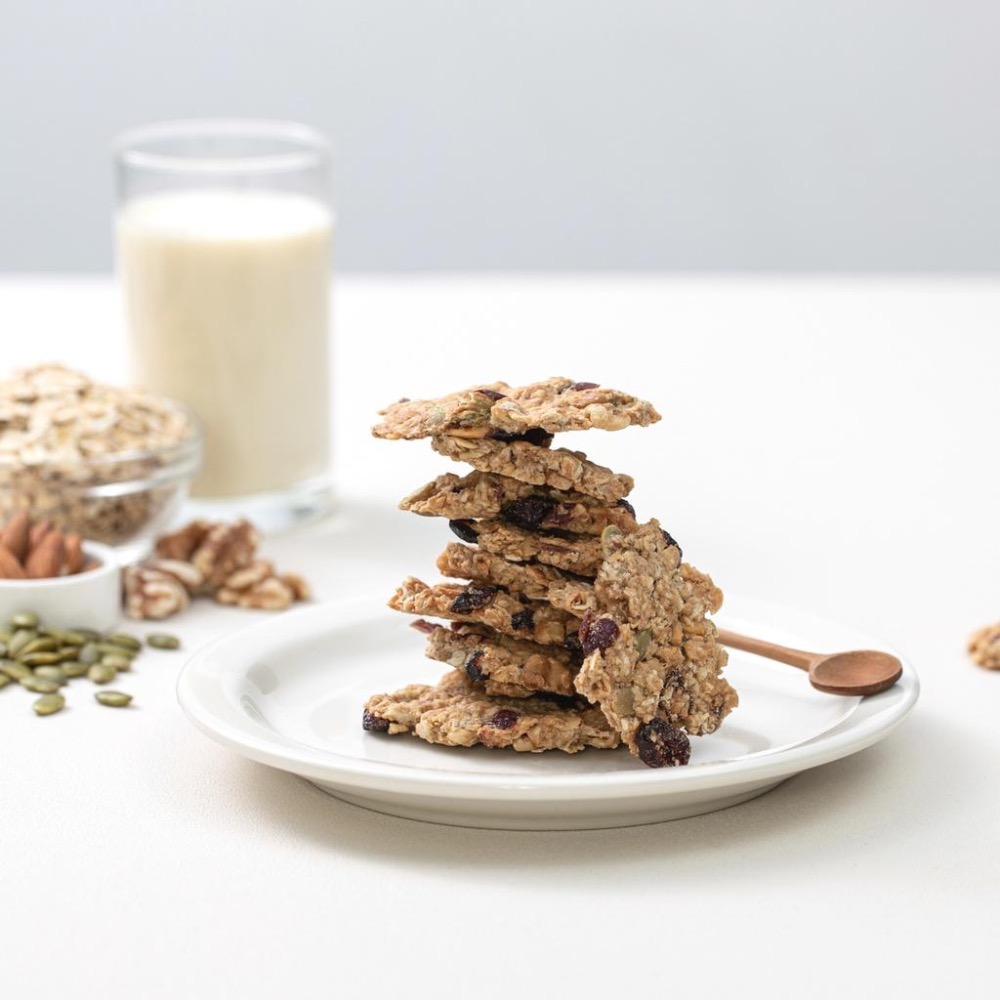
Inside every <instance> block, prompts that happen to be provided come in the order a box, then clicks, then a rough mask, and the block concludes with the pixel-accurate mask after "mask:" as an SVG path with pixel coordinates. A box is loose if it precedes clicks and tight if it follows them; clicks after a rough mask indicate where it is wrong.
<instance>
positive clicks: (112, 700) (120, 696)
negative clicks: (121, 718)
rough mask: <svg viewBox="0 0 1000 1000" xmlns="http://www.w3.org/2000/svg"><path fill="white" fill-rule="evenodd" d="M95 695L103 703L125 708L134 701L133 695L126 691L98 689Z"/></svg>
mask: <svg viewBox="0 0 1000 1000" xmlns="http://www.w3.org/2000/svg"><path fill="white" fill-rule="evenodd" d="M94 697H95V698H96V699H97V700H98V701H99V702H100V703H101V704H102V705H110V706H111V707H112V708H125V707H126V706H127V705H128V704H129V703H130V702H131V701H132V695H130V694H126V693H125V692H124V691H98V692H96V693H95V694H94Z"/></svg>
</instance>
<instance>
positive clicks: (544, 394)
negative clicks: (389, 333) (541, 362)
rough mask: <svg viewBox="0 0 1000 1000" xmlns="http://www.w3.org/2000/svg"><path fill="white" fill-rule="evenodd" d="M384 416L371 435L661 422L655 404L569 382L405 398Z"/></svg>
mask: <svg viewBox="0 0 1000 1000" xmlns="http://www.w3.org/2000/svg"><path fill="white" fill-rule="evenodd" d="M380 412H381V415H382V417H383V418H384V419H383V420H382V422H381V423H380V424H377V425H376V426H375V427H373V428H372V433H373V434H374V435H375V437H380V438H387V439H390V440H398V439H400V438H406V439H409V440H412V439H413V438H422V437H431V436H433V435H435V434H456V435H461V436H467V437H489V436H491V435H495V434H496V432H498V431H499V432H500V433H501V434H523V433H525V432H526V431H531V430H534V429H535V428H541V429H543V430H545V431H548V432H549V433H551V434H555V433H557V432H559V431H580V430H589V429H591V428H597V429H600V430H607V431H617V430H622V429H623V428H625V427H629V426H630V425H632V424H635V425H637V426H639V427H645V426H647V425H649V424H653V423H656V421H658V420H659V419H660V415H659V414H658V413H657V412H656V410H655V409H654V408H653V406H652V405H651V404H649V403H647V402H645V401H643V400H641V399H636V398H635V397H634V396H630V395H628V393H624V392H619V391H618V390H617V389H608V388H604V387H602V386H599V385H597V384H595V383H593V382H575V381H574V380H573V379H568V378H550V379H547V380H546V381H544V382H536V383H534V384H532V385H526V386H522V387H520V388H512V387H511V386H509V385H507V384H506V383H505V382H493V383H490V384H489V385H482V386H476V387H474V388H472V389H465V390H463V391H462V392H455V393H451V394H450V395H448V396H443V397H442V398H440V399H417V400H412V399H402V400H400V401H399V402H398V403H393V404H392V405H391V406H387V407H386V408H385V409H384V410H382V411H380Z"/></svg>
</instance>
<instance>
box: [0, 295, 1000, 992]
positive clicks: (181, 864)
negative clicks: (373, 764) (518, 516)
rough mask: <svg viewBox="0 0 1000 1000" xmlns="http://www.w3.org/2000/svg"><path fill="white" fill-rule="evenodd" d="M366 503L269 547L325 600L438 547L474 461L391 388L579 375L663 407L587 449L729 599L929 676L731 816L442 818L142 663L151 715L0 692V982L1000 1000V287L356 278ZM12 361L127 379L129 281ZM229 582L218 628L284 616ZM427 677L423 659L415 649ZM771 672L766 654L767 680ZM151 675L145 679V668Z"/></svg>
mask: <svg viewBox="0 0 1000 1000" xmlns="http://www.w3.org/2000/svg"><path fill="white" fill-rule="evenodd" d="M335 315H336V323H335V342H336V350H335V359H334V373H333V378H334V385H335V396H336V412H335V421H336V442H337V454H336V466H337V473H338V477H339V480H340V483H341V491H342V492H341V495H342V500H341V506H340V512H339V514H338V515H337V516H336V517H335V518H334V519H333V520H331V521H329V522H328V523H326V524H323V525H321V526H318V527H314V528H312V529H310V530H302V531H299V532H295V533H291V534H287V535H285V536H283V537H273V538H271V539H268V540H267V542H266V551H267V552H268V553H270V554H271V555H273V556H274V558H275V559H276V560H277V561H278V563H279V565H281V566H282V567H287V568H289V569H295V570H299V571H301V572H303V573H304V574H306V575H307V576H308V577H309V578H310V579H311V580H312V581H313V583H314V585H315V589H316V592H317V596H318V598H320V599H324V600H325V599H331V600H332V599H337V598H339V597H342V596H347V595H352V594H357V593H361V592H375V593H388V591H389V590H391V588H392V586H393V585H394V583H395V582H396V580H397V579H398V578H401V577H402V576H403V575H405V574H406V573H408V572H411V571H413V572H418V573H419V572H423V573H425V574H428V573H432V565H433V556H434V554H435V552H436V551H437V549H439V548H440V547H441V546H442V545H443V542H444V537H445V536H442V535H441V525H440V524H439V523H435V522H433V521H431V520H425V519H419V518H413V517H408V516H407V515H405V514H402V513H397V512H396V511H395V510H394V505H395V502H396V501H397V500H398V498H399V497H400V496H402V495H403V494H404V493H406V492H407V491H408V490H409V489H411V488H412V487H414V486H416V485H419V484H420V483H422V482H424V481H425V480H426V479H429V478H430V477H431V476H433V475H435V474H437V473H438V472H440V471H445V468H444V467H445V466H447V465H449V464H450V463H447V462H446V461H445V460H444V459H441V458H439V457H438V456H435V455H434V454H433V453H432V452H431V450H430V448H429V447H427V445H426V443H421V442H413V443H405V442H403V443H384V442H375V441H373V440H371V439H370V438H369V437H368V435H367V428H368V426H369V425H370V424H371V423H372V421H373V414H374V410H375V409H376V407H377V406H378V405H379V404H383V403H386V402H389V401H391V400H393V399H395V398H398V397H399V396H401V395H409V396H417V395H426V394H436V393H439V392H443V391H447V390H449V389H451V388H453V387H455V386H460V385H463V384H467V383H472V382H476V381H483V380H488V379H493V378H497V377H499V378H504V379H506V380H507V381H510V382H517V381H520V380H532V379H535V378H538V377H545V376H548V375H550V374H563V373H566V374H570V375H572V376H573V377H574V378H577V379H580V380H585V379H586V380H593V381H598V382H603V383H606V384H614V385H620V386H621V387H623V388H627V389H629V390H631V391H633V392H635V393H637V394H638V395H641V396H644V397H647V398H649V399H652V400H653V401H654V402H655V403H656V404H657V406H658V407H659V409H660V410H661V412H662V413H663V414H664V419H663V421H662V422H661V423H660V424H658V425H657V426H656V427H654V428H651V429H649V430H644V431H639V430H632V431H628V432H625V433H623V434H620V435H613V436H612V435H607V436H603V437H601V439H600V440H598V441H594V442H592V441H591V440H590V437H589V436H588V440H587V449H588V451H589V452H590V453H591V454H592V455H593V457H595V458H596V459H597V460H599V461H604V462H605V463H606V464H610V465H613V466H615V467H616V468H620V469H623V470H627V471H629V472H632V473H634V475H635V477H636V480H637V484H638V485H637V487H636V489H635V493H634V496H633V499H634V501H635V504H636V506H637V508H638V509H639V512H640V514H654V513H655V514H656V516H658V517H659V518H660V519H661V520H662V521H663V523H664V524H665V525H666V526H667V527H668V528H669V530H670V531H671V532H672V533H673V534H674V535H675V536H676V537H677V538H679V539H680V540H681V541H682V544H683V546H684V550H685V553H686V556H687V557H688V558H690V559H691V561H692V562H694V563H696V564H697V565H698V566H699V567H701V568H703V569H706V570H708V571H709V572H711V573H712V574H713V576H714V577H715V579H716V580H717V581H718V582H719V583H720V584H721V585H722V586H723V588H724V589H727V590H729V591H731V592H732V593H733V594H746V595H751V596H753V597H755V598H759V599H762V600H769V601H774V602H777V603H779V604H786V605H792V606H795V607H798V608H802V609H807V610H809V611H812V612H814V613H817V614H821V615H825V616H828V617H832V618H837V619H841V620H843V621H844V622H847V623H850V624H851V625H854V626H857V627H858V628H861V629H864V630H867V631H869V632H872V633H874V634H875V635H878V636H881V637H883V638H884V639H885V640H886V641H887V642H888V643H890V644H892V645H894V646H896V647H899V648H900V649H902V650H903V651H904V652H905V653H906V654H907V655H908V656H909V657H910V658H911V659H912V661H913V663H914V664H915V666H916V668H917V670H918V672H919V674H920V677H921V680H922V682H923V694H922V697H921V701H920V703H919V704H918V706H917V708H916V710H915V711H914V713H913V714H912V715H911V717H910V718H909V719H908V720H907V722H906V723H905V724H904V725H903V727H902V728H901V729H899V730H898V731H897V732H896V733H894V734H893V735H891V736H890V737H889V738H888V739H886V740H885V742H883V743H881V744H879V745H878V746H876V747H874V748H871V749H869V750H866V751H864V752H863V753H861V754H858V755H856V756H853V757H850V758H848V759H845V760H842V761H839V762H837V763H834V764H830V765H827V766H825V767H822V768H820V769H817V770H814V771H811V772H808V773H805V774H802V775H800V776H798V777H795V778H793V779H791V780H789V781H788V782H786V783H785V784H783V785H781V786H780V787H779V788H777V789H776V790H774V791H773V792H770V793H769V794H767V795H765V796H763V797H761V798H758V799H756V800H754V801H751V802H748V803H746V804H744V805H741V806H737V807H735V808H733V809H729V810H726V811H723V812H719V813H715V814H712V815H707V816H703V817H699V818H695V819H689V820H682V821H678V822H674V823H668V824H661V825H656V826H647V827H641V828H632V829H622V830H607V831H601V832H590V833H502V832H489V831H476V830H465V829H457V828H449V827H444V826H434V825H425V824H420V823H415V822H410V821H406V820H400V819H394V818H389V817H386V816H381V815H377V814H375V813H372V812H368V811H365V810H363V809H359V808H355V807H352V806H349V805H346V804H343V803H341V802H339V801H337V800H335V799H333V798H330V797H328V796H327V795H324V794H322V793H321V792H319V791H317V790H316V789H314V788H313V787H312V786H311V785H309V784H308V783H306V782H305V781H303V780H300V779H298V778H295V777H292V776H289V775H286V774H283V773H280V772H278V771H274V770H270V769H268V768H267V767H264V766H261V765H257V764H253V763H250V762H248V761H245V760H243V759H242V758H240V757H239V756H237V755H235V754H234V753H232V752H229V751H227V750H224V749H222V748H221V747H219V746H217V745H216V744H214V743H213V742H211V741H209V740H208V739H207V738H206V737H205V736H203V735H202V734H201V733H199V732H198V731H196V730H195V729H194V727H193V726H191V725H190V724H189V723H188V722H187V721H186V719H185V718H184V716H183V715H182V714H181V711H180V709H179V708H178V706H177V703H176V700H175V696H174V683H175V678H176V676H177V673H178V670H179V669H180V666H181V664H182V663H183V658H184V657H183V654H166V653H164V654H154V653H150V654H147V655H144V657H143V659H142V660H141V661H140V664H139V668H138V669H137V671H136V672H135V673H134V675H133V676H132V677H130V678H129V679H128V685H127V687H128V689H129V690H131V691H133V692H134V694H135V696H136V705H137V708H136V710H134V711H129V712H121V713H112V712H110V711H108V710H106V709H101V708H100V707H99V706H97V705H96V704H93V705H90V706H88V705H87V704H86V703H85V702H86V701H87V699H86V698H85V697H83V696H82V694H81V696H80V697H78V698H74V706H75V707H74V710H73V711H71V712H65V713H63V714H61V715H59V716H54V717H52V718H49V719H38V718H35V717H34V716H33V714H32V713H31V711H30V708H29V699H28V696H27V695H26V694H24V693H23V692H19V691H11V690H7V691H4V692H2V693H0V926H2V932H0V997H3V998H11V1000H14V998H20V997H68V996H76V997H102V998H113V997H141V998H144V1000H151V998H160V997H164V998H166V997H170V998H174V997H242V998H257V997H283V998H300V997H301V998H307V997H328V996H337V997H372V996H387V995H415V996H435V997H469V998H471V1000H477V998H481V997H488V996H511V995H517V996H526V997H535V996H547V995H551V996H563V995H570V994H571V993H577V994H579V995H582V996H599V995H612V996H619V995H620V996H632V997H634V996H638V995H640V993H643V994H645V993H650V994H651V995H654V996H664V997H679V996H684V997H689V996H693V995H699V996H715V997H719V996H745V995H750V996H756V995H762V996H763V995H769V996H778V997H785V996H787V997H798V996H819V997H826V996H830V997H843V996H845V995H853V996H879V995H888V994H890V993H892V994H898V995H903V994H904V993H905V994H907V995H911V996H931V995H935V996H940V995H944V996H962V995H964V996H984V997H985V996H995V995H996V993H995V990H996V989H997V988H998V987H997V973H996V971H995V960H994V954H995V951H996V947H997V945H996V939H997V912H998V901H1000V895H998V893H1000V793H998V791H997V788H998V784H1000V724H998V721H997V720H998V718H1000V673H989V672H987V671H984V670H981V669H978V668H977V667H975V666H973V665H972V664H971V662H970V661H969V660H968V659H967V658H966V655H965V652H964V644H965V640H966V637H967V635H968V634H969V632H971V631H972V630H973V629H974V628H975V627H977V626H979V625H980V624H983V623H985V622H987V621H993V620H996V619H1000V572H998V569H1000V532H998V530H997V522H998V519H1000V454H998V444H997V440H998V431H1000V392H998V389H997V385H998V376H1000V335H998V329H1000V282H998V281H990V280H957V279H954V280H943V279H939V280H933V281H930V280H917V279H913V280H876V279H866V280H841V279H836V280H834V279H824V280H783V279H780V278H760V279H747V280H735V279H732V280H729V279H714V278H711V279H710V278H703V279H683V280H667V279H658V278H639V277H636V278H610V277H587V276H581V277H561V278H541V277H540V278H531V279H529V278H518V277H509V278H505V277H496V278H476V277H462V278H457V277H456V278H449V277H436V278H430V277H413V278H399V277H396V278H378V277H351V278H347V277H345V278H342V279H341V280H339V281H338V283H337V287H336V290H335ZM0 331H2V337H3V339H2V343H3V359H2V361H3V365H2V367H3V368H4V369H6V368H9V367H13V366H15V365H18V364H22V363H25V364H26V363H32V362H35V361H39V360H43V359H60V360H64V361H66V362H69V363H75V364H79V365H81V366H85V367H86V368H87V369H88V370H89V371H91V372H92V373H94V374H97V375H100V376H106V377H112V378H119V377H121V376H123V374H124V372H125V360H124V351H123V343H124V338H123V333H122V324H121V320H120V311H119V308H118V305H117V299H116V295H115V291H114V288H113V286H112V284H111V282H110V281H109V280H106V279H101V280H99V279H56V278H16V277H9V278H5V279H2V280H0ZM260 617H261V615H260V614H258V613H249V612H240V611H236V610H233V609H221V608H214V607H211V606H204V607H199V608H197V609H196V610H195V611H193V612H192V613H190V614H188V615H185V616H184V617H181V618H178V619H176V620H175V621H174V622H171V623H170V626H169V627H170V629H171V630H172V631H175V632H176V633H178V634H180V635H181V636H183V639H184V643H185V647H186V649H187V650H188V651H190V650H193V649H195V648H196V647H198V646H199V645H200V644H201V643H203V642H205V641H206V640H208V639H211V638H213V637H215V636H219V635H223V634H226V633H228V632H230V631H231V630H234V629H237V628H240V627H243V626H244V625H245V624H247V623H249V622H251V621H254V620H257V619H258V618H260ZM414 663H415V671H426V669H427V668H426V667H425V666H424V661H423V660H422V658H421V657H420V655H419V653H415V657H414ZM762 669H763V668H762ZM122 686H125V685H122Z"/></svg>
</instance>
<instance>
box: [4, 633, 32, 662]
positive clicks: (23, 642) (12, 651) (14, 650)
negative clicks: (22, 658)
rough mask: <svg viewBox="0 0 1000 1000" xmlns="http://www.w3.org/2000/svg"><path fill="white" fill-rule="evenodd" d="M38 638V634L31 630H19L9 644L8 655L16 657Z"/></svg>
mask: <svg viewBox="0 0 1000 1000" xmlns="http://www.w3.org/2000/svg"><path fill="white" fill-rule="evenodd" d="M37 638H38V633H37V632H35V631H34V630H33V629H30V628H21V629H18V630H17V631H16V632H15V633H14V634H13V635H12V636H11V637H10V642H8V643H7V655H8V656H13V657H16V656H17V655H18V654H19V653H20V652H21V650H22V649H24V647H25V646H27V645H28V643H29V642H32V641H33V640H35V639H37Z"/></svg>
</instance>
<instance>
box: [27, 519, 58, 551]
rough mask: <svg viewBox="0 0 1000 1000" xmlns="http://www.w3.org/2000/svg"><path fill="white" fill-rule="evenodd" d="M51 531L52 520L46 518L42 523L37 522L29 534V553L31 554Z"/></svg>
mask: <svg viewBox="0 0 1000 1000" xmlns="http://www.w3.org/2000/svg"><path fill="white" fill-rule="evenodd" d="M51 530H52V519H51V518H48V517H46V518H43V519H42V520H41V521H36V522H35V524H34V525H32V528H31V531H30V532H29V533H28V551H29V552H30V551H31V549H33V548H34V547H35V546H36V545H37V544H38V543H39V542H40V541H41V540H42V539H43V538H44V537H45V536H46V535H47V534H48V533H49V532H50V531H51Z"/></svg>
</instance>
